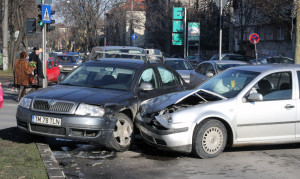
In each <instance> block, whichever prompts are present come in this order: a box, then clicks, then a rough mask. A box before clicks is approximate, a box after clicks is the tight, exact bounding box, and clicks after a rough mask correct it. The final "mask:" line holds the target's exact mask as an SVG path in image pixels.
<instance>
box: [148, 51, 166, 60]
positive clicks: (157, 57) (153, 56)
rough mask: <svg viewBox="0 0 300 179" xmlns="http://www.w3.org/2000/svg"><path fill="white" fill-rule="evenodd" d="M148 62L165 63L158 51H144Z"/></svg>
mask: <svg viewBox="0 0 300 179" xmlns="http://www.w3.org/2000/svg"><path fill="white" fill-rule="evenodd" d="M144 51H145V53H146V57H147V58H148V59H147V60H149V61H154V62H164V56H163V54H162V52H161V51H160V50H158V49H144Z"/></svg>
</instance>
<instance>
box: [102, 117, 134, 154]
mask: <svg viewBox="0 0 300 179" xmlns="http://www.w3.org/2000/svg"><path fill="white" fill-rule="evenodd" d="M115 118H116V119H117V122H116V126H115V129H114V131H113V134H112V135H111V138H110V141H109V143H108V144H107V145H106V147H107V148H109V149H112V150H115V151H118V152H122V151H126V150H128V149H129V147H130V145H131V143H132V142H133V139H134V126H133V123H132V121H131V119H130V118H129V117H128V116H127V115H126V114H123V113H118V114H117V115H115Z"/></svg>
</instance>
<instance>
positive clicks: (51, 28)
mask: <svg viewBox="0 0 300 179" xmlns="http://www.w3.org/2000/svg"><path fill="white" fill-rule="evenodd" d="M54 14H55V11H51V19H52V15H54ZM51 24H55V20H51V23H49V24H47V32H50V31H52V30H54V29H55V26H51Z"/></svg>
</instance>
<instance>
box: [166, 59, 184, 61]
mask: <svg viewBox="0 0 300 179" xmlns="http://www.w3.org/2000/svg"><path fill="white" fill-rule="evenodd" d="M165 59H166V61H171V60H185V59H183V58H165Z"/></svg>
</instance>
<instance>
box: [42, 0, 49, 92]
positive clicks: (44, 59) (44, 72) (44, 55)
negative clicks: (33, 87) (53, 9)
mask: <svg viewBox="0 0 300 179" xmlns="http://www.w3.org/2000/svg"><path fill="white" fill-rule="evenodd" d="M44 3H45V0H42V5H44ZM46 28H47V25H46V24H44V27H43V30H42V34H43V76H44V79H43V88H46V87H47V85H48V83H47V73H46V63H47V60H46V35H47V29H46Z"/></svg>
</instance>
